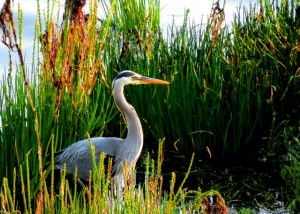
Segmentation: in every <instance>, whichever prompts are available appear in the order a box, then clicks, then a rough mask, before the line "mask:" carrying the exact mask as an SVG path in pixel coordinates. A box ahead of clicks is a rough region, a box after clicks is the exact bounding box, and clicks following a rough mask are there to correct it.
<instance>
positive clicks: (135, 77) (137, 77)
mask: <svg viewBox="0 0 300 214" xmlns="http://www.w3.org/2000/svg"><path fill="white" fill-rule="evenodd" d="M131 79H132V80H140V79H141V77H139V76H132V77H131Z"/></svg>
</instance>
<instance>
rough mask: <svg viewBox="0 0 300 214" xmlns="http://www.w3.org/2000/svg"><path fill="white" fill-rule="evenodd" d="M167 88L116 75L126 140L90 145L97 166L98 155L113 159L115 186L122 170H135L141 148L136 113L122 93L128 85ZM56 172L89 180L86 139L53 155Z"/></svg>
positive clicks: (116, 95)
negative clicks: (59, 170) (93, 149)
mask: <svg viewBox="0 0 300 214" xmlns="http://www.w3.org/2000/svg"><path fill="white" fill-rule="evenodd" d="M151 83H152V84H169V83H168V82H166V81H162V80H157V79H152V78H148V77H143V76H141V75H138V74H136V73H134V72H132V71H123V72H121V73H119V75H118V76H117V77H116V79H115V80H114V82H113V96H114V100H115V103H116V106H117V107H118V109H119V110H120V112H123V113H124V115H125V117H126V121H127V128H128V133H127V137H126V138H125V139H121V138H115V137H95V138H91V139H90V140H91V142H92V144H93V145H94V147H95V159H96V163H97V162H98V161H99V158H100V154H101V153H104V154H105V155H107V156H110V157H112V158H113V169H112V175H113V176H114V179H115V180H116V181H118V182H120V181H122V180H123V173H122V172H123V171H122V168H123V167H124V166H125V165H126V166H128V167H133V168H134V167H135V164H136V161H137V160H138V158H139V156H140V153H141V151H142V147H143V129H142V125H141V122H140V119H139V117H138V115H137V113H136V111H135V109H134V108H133V107H132V106H131V105H130V104H129V103H128V102H127V101H126V99H125V97H124V95H123V93H124V92H123V91H124V86H125V85H128V84H151ZM54 161H55V169H63V168H64V164H66V170H67V172H69V173H75V170H76V168H77V176H78V178H80V179H84V180H88V179H89V175H90V172H91V171H92V170H93V169H92V168H93V167H92V166H93V164H92V155H91V148H90V143H89V140H88V139H85V140H81V141H78V142H76V143H74V144H72V145H70V146H69V147H67V148H65V149H63V150H61V151H59V152H57V153H56V154H55V159H54Z"/></svg>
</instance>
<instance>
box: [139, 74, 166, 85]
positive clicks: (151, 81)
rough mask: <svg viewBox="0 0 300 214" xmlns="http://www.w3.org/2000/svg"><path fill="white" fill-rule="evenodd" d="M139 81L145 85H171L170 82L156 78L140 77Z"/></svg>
mask: <svg viewBox="0 0 300 214" xmlns="http://www.w3.org/2000/svg"><path fill="white" fill-rule="evenodd" d="M138 80H139V82H140V83H144V84H164V85H167V84H170V83H169V82H167V81H164V80H159V79H154V78H150V77H144V76H141V77H139V78H138Z"/></svg>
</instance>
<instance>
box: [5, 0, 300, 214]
mask: <svg viewBox="0 0 300 214" xmlns="http://www.w3.org/2000/svg"><path fill="white" fill-rule="evenodd" d="M75 2H77V1H66V5H65V7H64V10H63V11H60V10H61V9H59V10H58V11H57V12H54V11H55V4H56V2H55V1H52V2H49V3H48V7H47V9H46V12H45V14H42V11H41V8H39V7H38V11H37V22H36V25H35V36H34V38H33V39H34V53H33V56H34V57H33V63H32V67H31V68H29V67H27V66H26V65H25V64H24V58H23V53H22V21H23V18H22V8H20V7H19V8H18V9H19V12H18V23H17V24H16V23H15V22H14V20H13V16H12V13H11V6H12V5H11V2H10V1H6V4H4V7H3V10H2V12H1V13H2V15H4V16H1V17H6V18H5V19H3V18H1V25H2V30H3V34H4V37H3V38H4V39H3V42H4V44H5V45H6V46H7V47H8V49H9V51H8V52H9V54H10V56H11V52H12V50H16V51H17V53H18V55H19V64H18V65H16V69H15V70H14V71H15V75H14V77H12V71H13V64H12V61H11V60H10V62H9V65H10V66H9V68H10V70H9V78H8V80H7V79H5V78H3V81H2V83H1V84H2V85H1V86H2V87H1V88H2V89H1V93H0V100H1V104H0V114H1V130H0V131H1V137H0V141H1V142H0V148H1V150H0V154H1V155H0V162H1V163H3V170H0V181H2V180H3V183H2V189H1V197H2V202H3V204H4V205H3V207H4V208H3V209H4V210H9V211H15V210H17V209H18V207H19V206H20V204H19V201H23V203H22V206H23V207H24V210H26V211H27V212H29V213H31V212H32V210H33V209H36V210H40V209H42V210H47V211H48V210H49V211H51V212H52V211H53V209H54V208H53V207H51V206H52V205H53V204H55V207H58V208H59V209H61V210H62V211H63V212H69V211H70V207H73V208H74V212H77V210H80V211H82V210H85V211H86V212H89V211H90V210H91V211H94V210H95V209H96V211H97V209H102V208H99V207H98V208H97V207H96V204H97V205H99V204H101V203H102V204H101V206H104V204H103V203H104V202H103V201H104V200H106V199H105V198H101V197H100V199H99V198H98V199H97V200H102V201H97V200H96V201H95V202H94V200H92V199H91V198H93V197H96V196H95V195H92V194H94V192H92V191H91V190H88V189H87V190H86V191H84V192H82V193H80V194H77V192H76V191H74V192H71V191H70V188H69V185H70V183H69V181H67V180H65V179H64V177H65V175H64V174H62V175H61V177H62V179H61V189H60V192H59V193H58V195H57V196H56V195H55V194H54V191H53V188H52V187H53V184H51V185H50V187H51V188H50V190H48V188H49V184H46V182H45V181H46V179H47V178H49V176H50V177H51V178H52V179H53V172H52V171H51V168H53V163H52V162H49V160H50V159H51V157H52V156H53V152H54V151H58V150H60V149H62V148H65V147H66V146H68V145H70V144H71V143H73V142H76V141H78V140H79V139H83V138H86V136H87V133H89V135H91V136H102V135H106V136H121V137H123V136H124V135H125V133H126V126H125V121H124V118H123V117H122V116H119V113H118V111H117V109H116V108H115V106H114V105H113V99H112V96H111V85H110V83H111V82H112V80H113V78H114V77H115V76H116V73H117V72H119V71H122V70H126V69H130V70H134V71H136V72H138V73H140V74H144V75H148V76H152V77H157V78H161V79H166V80H168V81H170V82H171V84H170V87H169V88H167V89H166V88H164V87H155V86H153V87H148V86H136V87H134V88H133V87H130V86H128V87H127V88H126V96H127V99H128V101H129V102H130V103H131V104H132V105H133V106H134V107H135V108H136V110H137V112H138V114H139V116H140V118H141V119H142V123H143V127H144V134H145V142H146V144H147V142H152V141H154V142H158V141H159V139H163V138H164V137H165V139H166V140H165V141H166V143H165V144H166V147H167V148H171V149H176V150H180V151H182V152H191V151H192V152H194V151H196V152H197V153H198V154H200V155H203V154H207V153H208V154H209V157H210V158H220V157H228V156H230V157H231V156H243V154H245V153H247V152H248V150H249V149H253V148H254V149H256V148H259V146H260V145H261V142H262V139H264V140H266V141H267V144H268V145H270V146H273V144H276V142H275V141H272V139H276V137H277V136H278V133H281V130H280V128H281V125H280V124H283V121H285V122H284V124H288V125H289V126H293V127H297V126H299V106H300V103H299V102H300V99H299V91H300V89H299V86H300V84H299V65H298V61H299V48H298V42H299V41H298V40H299V29H298V28H299V20H298V19H299V14H297V13H296V12H295V11H296V8H297V6H299V5H297V4H296V3H295V2H294V1H282V2H280V3H279V2H275V3H274V4H270V2H269V1H267V0H265V1H261V2H260V9H258V8H257V7H252V8H250V9H249V10H246V9H243V10H242V11H241V9H239V10H240V11H238V12H237V14H236V16H235V19H234V21H233V23H232V27H231V28H229V27H227V26H224V25H223V23H224V17H225V16H224V10H223V9H224V8H223V7H224V5H221V4H220V3H219V2H218V1H217V4H214V5H212V10H211V16H210V17H209V19H208V20H207V24H206V25H205V27H203V26H202V25H197V24H194V23H190V22H189V19H188V13H189V11H186V13H185V19H184V23H183V25H182V26H180V27H178V26H176V25H175V24H174V23H173V24H172V25H171V26H170V27H169V29H168V31H169V32H168V34H167V35H166V36H165V35H164V34H163V32H162V31H161V30H160V8H159V7H160V2H159V0H147V1H145V0H140V1H126V0H122V1H115V0H112V1H110V4H106V3H105V2H104V1H100V2H98V1H90V11H89V16H88V17H86V16H85V14H83V12H82V7H83V6H84V5H83V2H77V3H78V4H75ZM37 5H40V1H39V0H38V1H37ZM98 7H101V9H102V10H103V11H106V14H105V17H104V19H103V20H102V19H101V20H99V18H98V17H97V8H98ZM54 14H58V15H59V14H63V20H59V18H57V17H55V16H54ZM241 14H242V15H241ZM146 146H148V145H146ZM147 160H148V161H149V163H148V164H150V165H149V170H150V169H151V170H150V171H149V172H148V174H147V175H146V176H145V178H146V180H147V179H148V181H147V182H150V180H152V179H154V183H155V182H157V183H155V185H154V186H155V188H154V189H153V190H151V189H150V186H151V185H152V184H151V185H150V183H151V182H152V181H151V182H150V183H148V185H145V186H144V187H139V188H137V189H135V188H132V189H130V188H129V190H128V191H129V192H130V193H128V194H129V195H130V197H128V201H126V200H127V199H126V197H127V196H126V195H125V196H126V197H125V196H124V198H125V201H126V203H125V202H124V204H123V205H125V207H127V208H128V209H129V210H130V209H131V208H132V209H142V207H144V209H148V208H147V206H146V207H145V206H143V205H142V204H139V203H146V202H147V203H148V200H149V203H150V204H151V206H153V207H155V209H157V212H159V211H161V212H162V211H165V209H166V210H172V209H176V207H177V206H178V205H179V204H185V196H186V195H185V194H188V193H189V191H188V190H186V192H184V191H183V194H181V195H177V193H178V192H177V193H175V192H174V191H175V190H174V188H173V185H174V182H175V180H176V179H175V174H174V175H173V177H172V179H171V188H170V192H169V193H168V194H169V195H167V196H166V195H157V194H161V193H162V190H161V186H160V185H161V184H160V182H162V181H160V179H162V178H159V179H158V178H157V177H155V176H154V174H155V170H158V171H159V167H160V166H158V165H157V166H156V167H158V169H155V166H154V163H152V162H151V161H150V159H149V158H148V159H147ZM99 170H100V169H99ZM100 172H101V170H100ZM150 172H151V173H152V174H151V173H150ZM153 173H154V174H153ZM100 174H101V173H100ZM151 176H152V177H153V176H154V178H151ZM94 179H95V178H94ZM105 179H106V180H105ZM105 179H104V180H103V182H102V180H101V179H100V180H99V182H98V183H97V188H98V187H99V188H100V189H101V188H105V191H107V188H108V187H107V184H108V183H107V182H108V180H107V179H108V178H105ZM52 183H53V182H52ZM100 184H101V185H100ZM149 185H150V186H149ZM75 186H76V185H75ZM147 188H148V190H147ZM172 188H173V189H172ZM20 189H21V190H22V191H21V192H20V191H19V190H20ZM145 189H146V190H145ZM102 190H103V189H102ZM102 190H101V191H102ZM143 191H146V193H145V195H143V194H142V192H143ZM172 191H173V193H172ZM96 192H97V191H96ZM133 192H137V193H135V194H133ZM199 192H201V191H198V193H199ZM198 193H196V195H197V194H198ZM101 194H106V195H105V196H107V192H101ZM125 194H127V193H125ZM151 194H154V195H155V197H158V199H159V200H158V203H160V205H159V206H156V204H155V202H154V201H153V200H154V199H152V198H151V197H152V196H151ZM133 195H134V196H133ZM92 196H93V197H92ZM133 197H137V198H138V199H141V198H140V197H145V198H143V200H144V202H142V201H143V200H141V201H138V200H136V201H138V202H136V201H135V202H136V206H135V205H133V204H134V200H133V199H134V198H133ZM149 197H150V199H148V198H149ZM197 197H198V196H195V198H197ZM199 197H200V196H199ZM114 200H116V199H115V198H114V199H111V201H114ZM117 200H119V201H117V202H116V203H115V204H114V203H112V204H114V205H110V207H109V208H107V209H110V210H112V209H117V208H118V205H120V203H121V200H120V199H117ZM199 200H200V199H199ZM79 201H82V202H83V203H79ZM145 201H146V202H145ZM175 201H176V202H175ZM77 202H78V203H77ZM85 202H87V203H85ZM32 204H35V207H34V208H33V205H32ZM149 206H150V205H149ZM151 206H150V207H151ZM112 207H114V208H112ZM182 207H185V206H184V205H182ZM118 209H120V207H119V208H118ZM72 210H73V209H72ZM172 211H174V210H172Z"/></svg>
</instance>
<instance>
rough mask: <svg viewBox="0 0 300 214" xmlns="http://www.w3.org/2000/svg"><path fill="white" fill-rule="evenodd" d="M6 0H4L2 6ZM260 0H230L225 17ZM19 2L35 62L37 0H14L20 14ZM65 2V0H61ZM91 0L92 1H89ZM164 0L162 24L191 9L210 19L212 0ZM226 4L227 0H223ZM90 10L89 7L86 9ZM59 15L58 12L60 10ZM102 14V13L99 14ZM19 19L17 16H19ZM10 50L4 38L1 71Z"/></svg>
mask: <svg viewBox="0 0 300 214" xmlns="http://www.w3.org/2000/svg"><path fill="white" fill-rule="evenodd" d="M4 1H5V0H0V7H1V8H2V6H3V3H4ZM257 1H258V0H251V1H250V0H226V5H225V17H226V18H225V20H226V24H229V25H230V23H231V22H232V20H233V14H234V13H235V12H237V8H238V7H239V6H242V7H244V6H245V7H247V6H249V5H250V4H254V3H256V2H257ZM18 2H20V4H21V8H22V10H23V53H25V63H28V64H30V63H31V62H32V57H31V56H32V49H33V33H34V24H35V20H36V11H37V5H36V2H37V1H36V0H14V5H13V11H14V14H15V15H17V8H18ZM61 2H63V0H61ZM87 2H88V1H87ZM160 2H161V26H162V27H163V28H164V27H167V26H168V25H169V24H171V23H172V22H173V20H174V21H175V23H176V25H178V26H180V25H181V24H182V22H183V19H184V12H185V10H186V9H189V10H190V12H189V18H190V20H191V21H194V23H199V24H200V23H201V19H202V17H203V20H204V21H205V20H207V17H208V16H209V14H210V12H211V8H212V2H213V1H212V0H211V1H210V0H160ZM220 2H221V4H223V0H220ZM40 3H41V8H46V4H47V0H40ZM60 9H61V10H60V13H62V12H63V7H62V6H61V7H60ZM85 10H86V11H87V12H88V9H87V8H86V9H85ZM56 15H57V14H56ZM99 17H101V15H100V14H99ZM16 20H17V19H16ZM0 38H2V30H1V29H0ZM16 59H17V54H16V53H13V60H16ZM8 62H9V61H8V50H7V47H6V46H5V45H4V44H3V43H2V42H0V74H1V73H3V71H7V68H8V67H7V65H8Z"/></svg>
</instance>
